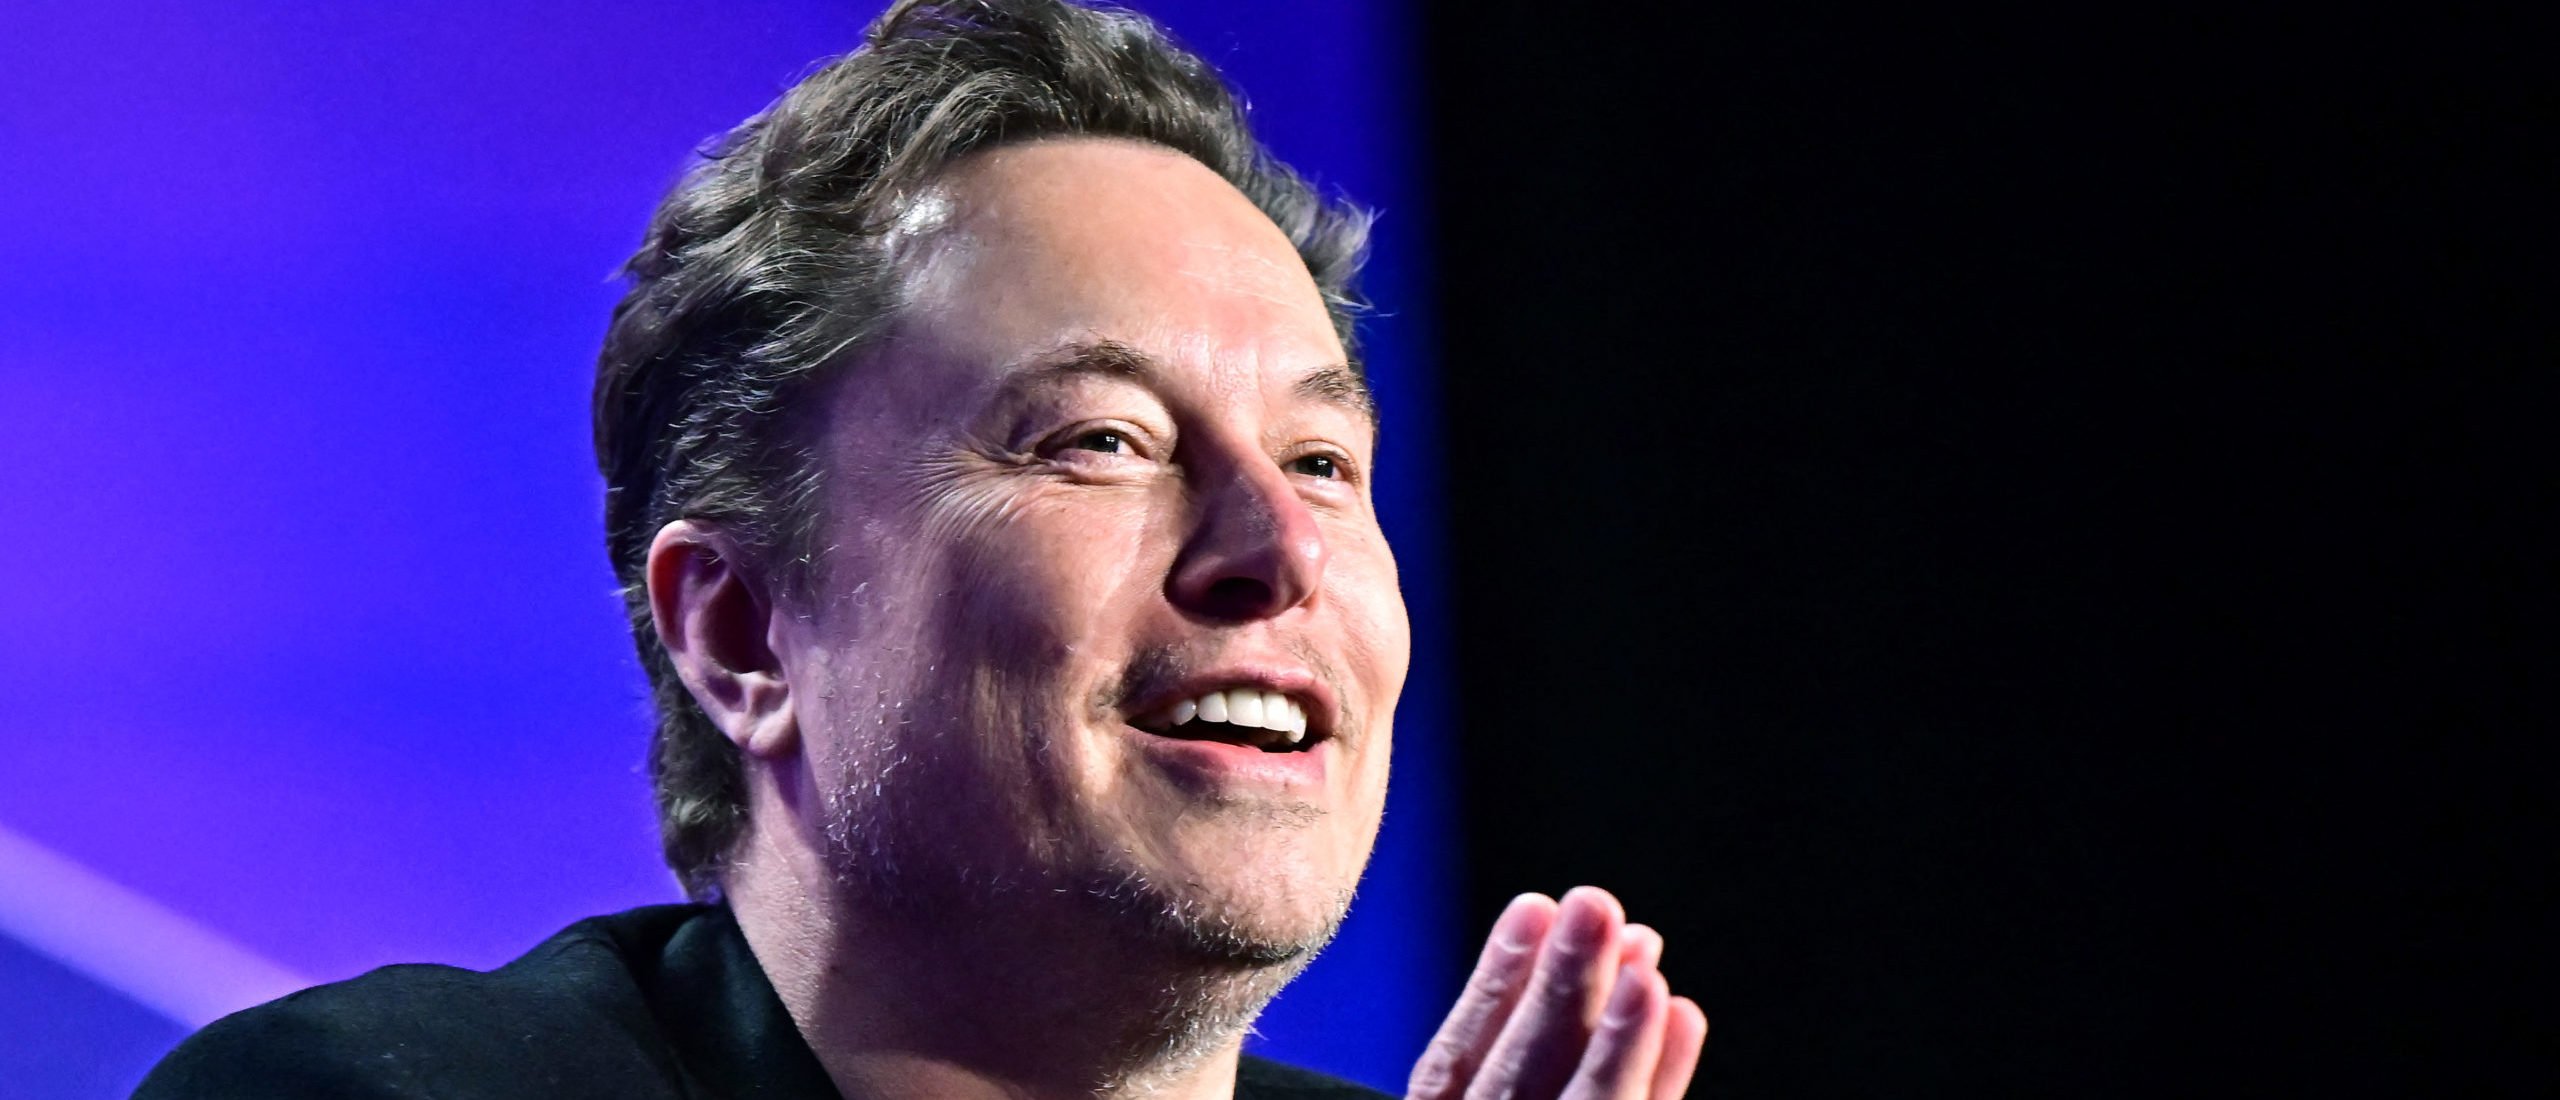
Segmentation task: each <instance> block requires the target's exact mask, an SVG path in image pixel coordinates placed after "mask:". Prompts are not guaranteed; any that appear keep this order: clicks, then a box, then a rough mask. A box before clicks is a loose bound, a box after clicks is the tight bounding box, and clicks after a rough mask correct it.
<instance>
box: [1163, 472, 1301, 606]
mask: <svg viewBox="0 0 2560 1100" xmlns="http://www.w3.org/2000/svg"><path fill="white" fill-rule="evenodd" d="M1220 465H1226V464H1223V463H1222V464H1220ZM1198 472H1203V473H1205V472H1206V471H1198ZM1194 484H1198V482H1196V481H1195V483H1194ZM1193 500H1194V505H1193V507H1194V516H1193V520H1192V524H1193V526H1192V529H1191V532H1190V537H1189V538H1188V539H1187V540H1185V542H1184V543H1183V546H1182V550H1181V552H1180V554H1179V555H1178V556H1177V557H1176V558H1175V559H1174V563H1173V574H1172V576H1171V577H1170V578H1168V584H1167V588H1168V595H1170V596H1171V597H1172V599H1173V602H1174V604H1175V605H1176V606H1179V607H1181V608H1183V609H1184V610H1186V611H1189V612H1191V613H1193V614H1196V615H1201V616H1205V617H1207V618H1211V619H1217V620H1221V621H1225V622H1247V621H1251V620H1255V619H1268V618H1273V617H1276V616H1278V615H1280V614H1281V613H1282V612H1285V611H1287V610H1289V609H1290V608H1293V607H1297V606H1299V605H1301V604H1304V603H1306V602H1307V601H1308V600H1309V599H1312V598H1313V597H1314V596H1315V594H1316V590H1317V588H1318V586H1320V585H1321V584H1322V583H1323V580H1324V565H1325V545H1324V532H1323V531H1322V530H1320V529H1319V528H1318V527H1317V525H1316V517H1315V513H1314V512H1313V511H1311V510H1309V509H1308V507H1307V502H1306V500H1305V499H1304V498H1302V497H1300V496H1299V495H1298V491H1297V489H1296V487H1295V486H1292V485H1291V484H1290V483H1289V475H1288V474H1286V473H1284V472H1282V471H1281V469H1280V468H1279V467H1278V466H1277V465H1275V464H1273V463H1272V462H1270V461H1269V460H1268V459H1260V458H1258V457H1256V458H1246V459H1244V460H1243V461H1240V462H1237V463H1234V464H1233V465H1232V466H1231V467H1229V468H1227V469H1225V470H1221V471H1219V472H1218V474H1217V476H1216V477H1215V478H1214V480H1211V481H1210V482H1209V483H1208V484H1207V485H1206V486H1203V487H1202V491H1200V492H1199V494H1198V495H1197V496H1195V497H1194V498H1193Z"/></svg>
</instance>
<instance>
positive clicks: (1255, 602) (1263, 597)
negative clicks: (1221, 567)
mask: <svg viewBox="0 0 2560 1100" xmlns="http://www.w3.org/2000/svg"><path fill="white" fill-rule="evenodd" d="M1208 597H1209V599H1208V603H1209V609H1210V611H1211V613H1212V614H1217V615H1231V616H1237V617H1251V616H1255V615H1261V614H1267V613H1268V611H1269V609H1270V607H1271V586H1270V585H1267V584H1264V583H1262V582H1261V581H1258V580H1255V579H1253V578H1251V577H1222V578H1220V579H1218V580H1217V581H1215V582H1213V583H1211V584H1210V585H1209V591H1208Z"/></svg>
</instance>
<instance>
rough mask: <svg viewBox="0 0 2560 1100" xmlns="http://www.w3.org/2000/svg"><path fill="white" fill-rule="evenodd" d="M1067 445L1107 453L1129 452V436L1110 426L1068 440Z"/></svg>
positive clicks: (1080, 449) (1077, 448)
mask: <svg viewBox="0 0 2560 1100" xmlns="http://www.w3.org/2000/svg"><path fill="white" fill-rule="evenodd" d="M1067 446H1068V447H1070V448H1073V449H1075V450H1079V451H1100V452H1101V453H1103V454H1107V455H1117V454H1127V453H1129V437H1128V436H1126V435H1122V434H1121V433H1119V432H1117V431H1114V430H1112V429H1110V428H1099V429H1096V430H1094V431H1090V432H1086V433H1084V434H1083V435H1080V436H1077V437H1075V438H1074V439H1071V440H1068V441H1067Z"/></svg>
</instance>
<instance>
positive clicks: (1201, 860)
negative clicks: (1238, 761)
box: [1089, 820, 1359, 973]
mask: <svg viewBox="0 0 2560 1100" xmlns="http://www.w3.org/2000/svg"><path fill="white" fill-rule="evenodd" d="M1322 827H1323V823H1322V822H1321V821H1320V820H1319V821H1317V822H1315V823H1313V828H1315V829H1321V828H1322ZM1306 828H1307V826H1306V825H1301V826H1300V830H1305V829H1306ZM1239 833H1241V834H1247V835H1238V834H1239ZM1166 847H1167V848H1170V849H1171V850H1170V851H1164V850H1163V849H1159V851H1160V852H1162V854H1164V855H1166V856H1168V857H1170V858H1166V859H1163V860H1161V861H1158V865H1157V866H1153V867H1136V866H1127V867H1120V868H1114V869H1111V870H1109V871H1106V872H1105V873H1104V874H1103V875H1101V876H1099V877H1100V878H1101V879H1102V880H1103V882H1105V883H1107V884H1108V885H1107V886H1106V887H1105V888H1104V889H1100V890H1094V891H1089V893H1091V894H1092V896H1094V897H1096V898H1099V899H1101V900H1102V901H1103V902H1104V903H1105V906H1106V908H1107V909H1108V910H1109V911H1110V914H1111V916H1112V918H1113V919H1115V920H1118V921H1121V922H1124V923H1123V925H1122V927H1124V928H1127V929H1129V930H1131V931H1132V932H1134V933H1136V934H1137V935H1139V936H1142V937H1144V938H1145V939H1146V940H1148V941H1149V942H1150V943H1152V944H1154V945H1156V946H1160V947H1165V948H1170V949H1172V950H1174V951H1176V952H1178V953H1180V954H1182V955H1184V956H1185V957H1187V958H1190V959H1193V960H1194V961H1197V962H1203V963H1211V964H1216V965H1222V966H1227V967H1244V968H1263V967H1283V966H1285V967H1288V968H1289V971H1290V972H1291V973H1294V972H1295V969H1296V967H1298V966H1303V965H1304V964H1305V963H1306V962H1307V961H1308V960H1310V959H1313V958H1314V957H1315V955H1316V953H1317V952H1318V951H1320V950H1322V949H1323V948H1324V946H1325V944H1327V943H1328V942H1330V941H1331V940H1332V939H1333V936H1334V933H1335V932H1336V931H1337V930H1339V929H1340V927H1341V925H1342V919H1343V916H1344V915H1345V914H1346V913H1347V912H1348V911H1349V909H1350V906H1351V894H1352V888H1353V886H1354V884H1355V883H1356V882H1357V880H1358V874H1359V867H1358V866H1357V865H1356V864H1354V865H1352V866H1349V867H1343V866H1340V864H1341V862H1342V861H1341V860H1338V859H1329V858H1325V857H1326V856H1328V855H1330V854H1332V853H1329V852H1326V851H1324V849H1325V848H1327V847H1328V845H1326V844H1324V843H1323V842H1322V840H1321V839H1320V838H1318V837H1315V836H1310V835H1306V833H1305V832H1304V831H1298V832H1296V833H1295V835H1289V834H1283V835H1280V836H1274V835H1272V833H1271V832H1270V831H1269V829H1268V827H1267V826H1266V827H1264V828H1262V829H1242V830H1239V829H1234V828H1216V827H1211V828H1207V829H1203V830H1199V831H1197V832H1195V833H1194V834H1193V835H1191V836H1186V837H1183V838H1180V839H1178V840H1176V841H1175V842H1174V843H1172V844H1170V845H1167V846H1166ZM1124 850H1130V851H1143V850H1145V848H1144V847H1140V846H1132V848H1130V849H1124Z"/></svg>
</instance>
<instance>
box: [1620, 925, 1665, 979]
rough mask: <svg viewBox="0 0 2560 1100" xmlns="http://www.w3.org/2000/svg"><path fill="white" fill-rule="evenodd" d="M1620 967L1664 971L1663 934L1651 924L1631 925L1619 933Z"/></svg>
mask: <svg viewBox="0 0 2560 1100" xmlns="http://www.w3.org/2000/svg"><path fill="white" fill-rule="evenodd" d="M1618 965H1620V966H1632V967H1635V968H1636V969H1638V970H1660V969H1662V933H1660V932H1656V931H1654V930H1653V926H1652V925H1649V924H1630V925H1628V926H1627V927H1626V930H1625V931H1622V932H1620V933H1618Z"/></svg>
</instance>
